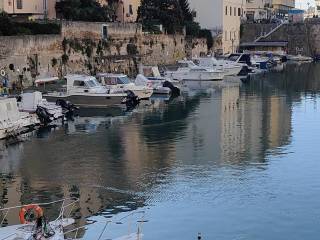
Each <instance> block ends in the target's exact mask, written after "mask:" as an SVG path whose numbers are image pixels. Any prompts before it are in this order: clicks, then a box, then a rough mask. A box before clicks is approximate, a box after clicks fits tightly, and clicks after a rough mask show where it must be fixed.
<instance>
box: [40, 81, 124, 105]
mask: <svg viewBox="0 0 320 240" xmlns="http://www.w3.org/2000/svg"><path fill="white" fill-rule="evenodd" d="M66 80H67V89H66V91H62V92H51V93H47V94H44V95H43V96H44V98H46V99H47V100H48V101H49V102H56V101H57V100H63V101H69V102H72V103H73V104H74V105H76V106H79V107H107V106H111V105H117V104H121V103H123V101H124V100H125V98H126V97H127V94H125V93H108V89H106V88H105V87H104V86H101V84H99V83H98V82H97V80H96V78H95V77H91V76H86V75H68V76H66Z"/></svg>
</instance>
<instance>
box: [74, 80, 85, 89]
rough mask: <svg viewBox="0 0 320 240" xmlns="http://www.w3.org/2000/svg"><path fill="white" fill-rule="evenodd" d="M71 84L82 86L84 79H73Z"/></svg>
mask: <svg viewBox="0 0 320 240" xmlns="http://www.w3.org/2000/svg"><path fill="white" fill-rule="evenodd" d="M73 86H75V87H84V81H81V80H75V81H74V82H73Z"/></svg>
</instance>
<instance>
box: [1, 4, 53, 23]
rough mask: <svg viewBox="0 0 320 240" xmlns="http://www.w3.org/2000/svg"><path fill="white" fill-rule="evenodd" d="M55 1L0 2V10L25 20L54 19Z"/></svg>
mask: <svg viewBox="0 0 320 240" xmlns="http://www.w3.org/2000/svg"><path fill="white" fill-rule="evenodd" d="M55 3H56V0H0V10H1V11H4V12H6V13H8V14H9V15H11V16H15V17H21V18H27V19H43V18H52V19H54V18H55V17H56V14H55Z"/></svg>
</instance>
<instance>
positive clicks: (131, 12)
mask: <svg viewBox="0 0 320 240" xmlns="http://www.w3.org/2000/svg"><path fill="white" fill-rule="evenodd" d="M129 14H130V15H133V10H132V5H131V4H130V5H129Z"/></svg>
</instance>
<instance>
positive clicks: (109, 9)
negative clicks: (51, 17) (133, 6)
mask: <svg viewBox="0 0 320 240" xmlns="http://www.w3.org/2000/svg"><path fill="white" fill-rule="evenodd" d="M117 7H118V1H116V0H109V1H108V5H107V6H101V5H100V3H98V2H97V1H96V0H62V1H60V2H57V3H56V9H57V12H58V14H59V15H60V17H62V18H63V19H66V20H73V21H88V22H113V21H116V20H117V17H116V9H117Z"/></svg>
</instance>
